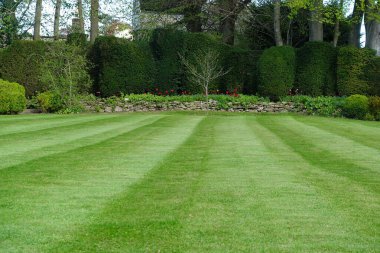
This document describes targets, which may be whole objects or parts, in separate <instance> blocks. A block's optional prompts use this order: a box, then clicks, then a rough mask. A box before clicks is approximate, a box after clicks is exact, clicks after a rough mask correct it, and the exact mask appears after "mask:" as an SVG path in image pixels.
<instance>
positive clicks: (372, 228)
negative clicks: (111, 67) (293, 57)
mask: <svg viewBox="0 0 380 253" xmlns="http://www.w3.org/2000/svg"><path fill="white" fill-rule="evenodd" d="M0 252H380V123H376V122H363V121H354V120H346V119H330V118H320V117H305V116H296V115H255V114H227V113H225V114H209V115H208V116H207V115H204V114H200V113H135V114H92V115H74V116H64V115H30V116H26V115H20V116H1V117H0Z"/></svg>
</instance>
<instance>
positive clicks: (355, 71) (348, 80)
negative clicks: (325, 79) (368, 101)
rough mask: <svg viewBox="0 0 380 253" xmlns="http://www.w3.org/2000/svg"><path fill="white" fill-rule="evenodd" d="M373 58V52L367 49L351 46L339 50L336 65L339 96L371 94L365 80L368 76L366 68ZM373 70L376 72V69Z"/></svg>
mask: <svg viewBox="0 0 380 253" xmlns="http://www.w3.org/2000/svg"><path fill="white" fill-rule="evenodd" d="M374 56H375V51H374V50H371V49H368V48H356V47H353V46H347V47H341V48H339V51H338V63H337V87H338V93H339V95H342V96H350V95H354V94H365V95H367V94H369V93H370V92H371V86H370V84H369V82H368V80H366V78H367V77H366V76H368V75H367V72H366V68H367V66H368V65H369V64H370V62H371V61H372V59H373V58H374ZM373 70H374V71H376V68H375V69H373ZM378 71H379V70H377V72H378Z"/></svg>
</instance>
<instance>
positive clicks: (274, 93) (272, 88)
mask: <svg viewBox="0 0 380 253" xmlns="http://www.w3.org/2000/svg"><path fill="white" fill-rule="evenodd" d="M258 70H259V71H258V72H259V87H258V92H259V94H260V95H263V96H267V97H270V98H271V99H272V100H278V99H279V98H280V97H282V96H286V95H287V94H288V93H289V90H290V89H291V88H292V87H293V84H294V74H295V51H294V49H293V48H292V47H287V46H284V47H271V48H269V49H267V50H265V51H264V53H263V54H262V56H261V57H260V60H259V64H258Z"/></svg>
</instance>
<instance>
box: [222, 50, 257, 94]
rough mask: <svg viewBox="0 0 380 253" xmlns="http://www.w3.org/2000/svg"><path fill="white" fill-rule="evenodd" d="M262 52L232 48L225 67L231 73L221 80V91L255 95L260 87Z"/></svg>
mask: <svg viewBox="0 0 380 253" xmlns="http://www.w3.org/2000/svg"><path fill="white" fill-rule="evenodd" d="M261 54H262V51H253V50H246V49H242V48H237V47H230V49H229V51H228V52H227V54H226V57H225V59H224V63H223V67H224V68H225V69H226V70H229V72H228V73H227V74H226V75H225V76H223V77H222V78H221V84H220V89H221V90H230V91H231V90H234V89H237V90H238V91H239V92H243V93H245V94H255V93H256V92H257V87H258V69H257V62H258V61H259V59H260V56H261Z"/></svg>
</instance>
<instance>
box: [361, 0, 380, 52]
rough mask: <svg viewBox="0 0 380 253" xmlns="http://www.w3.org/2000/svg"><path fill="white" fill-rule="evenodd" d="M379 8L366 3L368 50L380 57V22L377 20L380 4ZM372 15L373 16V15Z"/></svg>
mask: <svg viewBox="0 0 380 253" xmlns="http://www.w3.org/2000/svg"><path fill="white" fill-rule="evenodd" d="M377 5H378V6H375V5H373V6H370V3H369V1H368V0H367V1H366V14H365V19H364V22H365V30H366V44H365V46H366V47H367V48H370V49H373V50H375V51H376V55H378V56H380V21H379V20H377V19H376V16H377V15H380V2H378V3H377ZM371 14H372V15H371Z"/></svg>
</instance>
